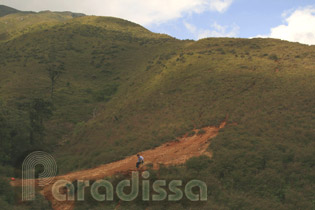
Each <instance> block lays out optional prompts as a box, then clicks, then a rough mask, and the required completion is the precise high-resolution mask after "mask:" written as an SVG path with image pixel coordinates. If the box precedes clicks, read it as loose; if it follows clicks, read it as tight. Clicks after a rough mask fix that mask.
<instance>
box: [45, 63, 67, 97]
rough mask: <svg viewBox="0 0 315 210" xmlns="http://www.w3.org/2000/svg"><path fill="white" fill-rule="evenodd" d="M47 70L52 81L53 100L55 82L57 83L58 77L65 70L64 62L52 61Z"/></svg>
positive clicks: (51, 93) (51, 92)
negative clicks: (55, 62) (56, 62)
mask: <svg viewBox="0 0 315 210" xmlns="http://www.w3.org/2000/svg"><path fill="white" fill-rule="evenodd" d="M47 71H48V74H49V78H50V81H51V86H50V97H51V100H53V97H54V89H55V84H56V81H57V80H58V78H59V77H60V75H61V74H62V73H63V71H64V65H63V63H58V64H54V63H51V64H49V65H48V67H47Z"/></svg>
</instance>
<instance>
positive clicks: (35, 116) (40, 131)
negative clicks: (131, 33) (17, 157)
mask: <svg viewBox="0 0 315 210" xmlns="http://www.w3.org/2000/svg"><path fill="white" fill-rule="evenodd" d="M51 115H52V103H51V102H49V101H45V100H43V99H41V98H36V99H34V100H33V102H32V103H31V107H30V127H31V132H30V142H31V145H35V143H39V144H42V141H43V138H44V131H45V127H44V119H47V118H49V117H50V116H51Z"/></svg>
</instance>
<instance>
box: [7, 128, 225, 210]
mask: <svg viewBox="0 0 315 210" xmlns="http://www.w3.org/2000/svg"><path fill="white" fill-rule="evenodd" d="M225 125H226V122H223V123H221V125H220V126H219V127H205V128H202V129H203V130H204V131H205V132H201V133H200V134H197V133H198V131H199V130H198V129H195V130H194V131H195V132H196V134H195V135H194V136H190V137H189V136H187V135H185V136H184V137H181V138H179V139H178V140H175V141H172V142H169V143H165V144H163V145H161V146H159V147H156V148H154V149H151V150H146V151H143V152H140V154H141V155H142V156H143V157H144V161H145V164H148V163H151V164H153V168H154V169H157V168H158V167H159V164H164V165H177V164H182V163H185V162H186V160H187V159H189V158H191V157H194V156H200V155H208V156H210V157H211V156H212V154H211V153H210V152H207V151H206V150H207V148H208V146H209V144H210V141H209V139H210V138H214V137H215V136H216V135H217V134H218V132H219V130H220V129H221V128H223V127H224V126H225ZM136 161H137V157H136V156H135V155H133V156H129V157H127V158H125V159H123V160H120V161H116V162H112V163H108V164H105V165H100V166H98V167H96V168H93V169H87V170H81V171H77V172H71V173H68V174H65V175H61V176H57V177H55V180H54V181H53V182H55V181H57V180H68V181H75V180H97V179H102V178H104V177H105V176H111V175H114V174H116V173H119V172H125V171H130V170H135V164H136ZM11 184H12V185H13V186H17V185H21V181H20V180H16V181H15V182H12V183H11ZM52 185H53V183H51V184H50V185H48V186H45V187H44V188H43V189H42V191H41V193H42V194H43V195H44V196H45V197H46V199H47V200H49V201H50V202H51V203H52V207H53V209H55V210H68V209H69V210H70V209H73V208H74V202H68V201H67V202H59V201H57V200H55V199H54V197H53V196H52V193H51V188H52Z"/></svg>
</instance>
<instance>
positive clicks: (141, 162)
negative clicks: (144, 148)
mask: <svg viewBox="0 0 315 210" xmlns="http://www.w3.org/2000/svg"><path fill="white" fill-rule="evenodd" d="M137 157H138V161H137V163H136V167H137V168H139V165H140V164H143V160H144V158H143V157H142V156H141V155H139V154H137Z"/></svg>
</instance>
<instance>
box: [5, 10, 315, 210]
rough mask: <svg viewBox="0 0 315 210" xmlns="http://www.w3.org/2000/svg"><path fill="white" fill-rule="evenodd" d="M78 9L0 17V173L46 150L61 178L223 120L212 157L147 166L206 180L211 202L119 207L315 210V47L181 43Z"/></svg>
mask: <svg viewBox="0 0 315 210" xmlns="http://www.w3.org/2000/svg"><path fill="white" fill-rule="evenodd" d="M1 14H2V13H1ZM77 16H80V15H73V13H67V12H66V13H54V12H40V13H31V14H24V13H15V14H10V15H6V16H4V17H1V18H0V124H1V127H0V138H1V142H0V143H1V147H0V161H1V164H2V165H3V166H2V167H1V168H0V169H1V170H0V171H1V173H2V174H3V175H5V174H6V175H7V176H10V175H13V174H14V167H17V169H18V168H19V167H20V164H21V160H23V158H24V157H25V154H27V152H29V151H32V150H37V149H41V150H45V151H48V152H50V153H52V154H53V155H54V157H55V158H56V159H57V162H58V168H59V173H61V174H62V173H65V172H69V171H74V170H79V169H83V168H91V167H95V166H97V165H100V164H104V163H109V162H112V161H116V160H120V159H123V158H124V157H126V156H129V155H132V154H135V153H137V152H139V151H143V150H146V149H149V148H153V147H156V146H158V145H161V144H162V143H164V142H167V141H172V140H175V139H176V138H177V137H179V136H181V135H183V134H184V133H187V132H189V131H191V130H192V129H193V128H202V127H204V126H210V125H218V124H219V123H220V122H222V121H223V120H224V119H227V123H228V124H227V126H226V128H224V129H223V130H221V132H220V134H219V135H218V136H217V137H216V138H215V139H214V140H213V141H212V143H211V145H210V148H209V150H211V151H213V155H214V156H213V158H212V159H211V160H210V159H207V158H205V157H201V158H194V159H191V160H189V161H188V162H187V163H186V164H185V165H183V166H178V167H172V168H169V169H167V168H161V169H160V171H158V172H152V173H158V174H159V176H160V179H161V178H165V179H169V180H171V179H180V178H183V179H184V180H189V179H200V180H204V181H205V182H206V183H207V184H208V191H209V192H208V201H207V202H203V203H201V204H198V205H197V206H195V205H196V204H195V203H191V202H188V201H183V202H177V203H167V202H165V203H157V204H156V203H154V202H153V203H152V202H147V203H145V202H140V201H135V202H133V203H132V204H130V203H126V204H122V205H123V206H124V205H128V208H130V209H146V208H149V209H155V208H158V209H159V208H162V207H161V206H163V208H166V209H185V208H191V209H194V208H198V209H312V208H314V207H315V206H314V205H315V204H314V199H315V197H314V190H313V189H314V187H315V183H314V180H315V170H314V163H315V159H314V158H315V157H314V152H315V149H314V148H315V143H314V139H315V136H314V134H315V128H314V124H315V98H314V91H315V82H314V76H315V72H314V67H315V46H306V45H302V44H298V43H290V42H286V41H280V40H275V39H236V38H235V39H234V38H208V39H202V40H199V41H192V40H177V39H175V38H172V37H170V36H168V35H164V34H155V33H152V32H150V31H148V30H147V29H145V28H143V27H142V26H140V25H137V24H135V23H132V22H129V21H125V20H121V19H118V18H112V17H95V16H80V17H77ZM22 19H23V20H22ZM5 23H10V24H5ZM15 173H16V175H19V173H20V172H19V171H16V172H15ZM2 193H3V192H1V191H0V195H2ZM4 198H5V197H4ZM0 201H1V202H6V203H10V202H11V203H14V201H10V202H9V201H6V200H5V199H0ZM115 204H116V203H114V204H113V205H114V207H115ZM6 205H7V204H6ZM113 205H107V208H110V209H113ZM130 205H131V206H130ZM80 206H81V208H82V209H87V208H90V207H92V206H93V207H95V208H102V209H103V208H106V206H104V205H102V204H95V203H93V202H85V203H84V204H83V205H80ZM78 208H79V209H80V207H78Z"/></svg>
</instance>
